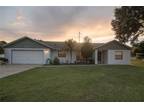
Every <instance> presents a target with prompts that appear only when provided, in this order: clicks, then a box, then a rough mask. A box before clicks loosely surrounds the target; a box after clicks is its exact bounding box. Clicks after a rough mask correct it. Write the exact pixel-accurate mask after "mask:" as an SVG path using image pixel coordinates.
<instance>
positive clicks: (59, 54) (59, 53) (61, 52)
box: [58, 50, 66, 57]
mask: <svg viewBox="0 0 144 108" xmlns="http://www.w3.org/2000/svg"><path fill="white" fill-rule="evenodd" d="M58 57H66V52H65V51H64V50H59V51H58Z"/></svg>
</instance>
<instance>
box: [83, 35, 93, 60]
mask: <svg viewBox="0 0 144 108" xmlns="http://www.w3.org/2000/svg"><path fill="white" fill-rule="evenodd" d="M92 53H93V45H92V43H91V39H90V38H89V37H88V36H86V37H84V43H83V45H82V47H81V54H82V56H83V57H84V58H85V59H86V61H87V59H88V58H89V57H92Z"/></svg>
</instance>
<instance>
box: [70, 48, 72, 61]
mask: <svg viewBox="0 0 144 108" xmlns="http://www.w3.org/2000/svg"><path fill="white" fill-rule="evenodd" d="M71 63H72V51H70V64H71Z"/></svg>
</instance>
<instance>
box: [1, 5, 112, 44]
mask: <svg viewBox="0 0 144 108" xmlns="http://www.w3.org/2000/svg"><path fill="white" fill-rule="evenodd" d="M114 9H115V7H100V6H99V7H76V6H74V7H48V6H47V7H46V6H45V7H37V6H35V7H0V41H2V40H5V41H7V42H10V41H13V40H15V39H18V38H21V37H23V36H29V37H32V38H34V39H41V40H46V41H65V40H67V39H70V38H73V39H75V40H76V41H78V32H81V41H82V39H83V37H85V36H89V37H90V38H91V39H92V41H93V42H107V41H109V40H113V39H114V32H113V31H112V27H111V20H112V18H113V14H114Z"/></svg>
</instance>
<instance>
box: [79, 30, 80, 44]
mask: <svg viewBox="0 0 144 108" xmlns="http://www.w3.org/2000/svg"><path fill="white" fill-rule="evenodd" d="M79 43H80V32H79Z"/></svg>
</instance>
